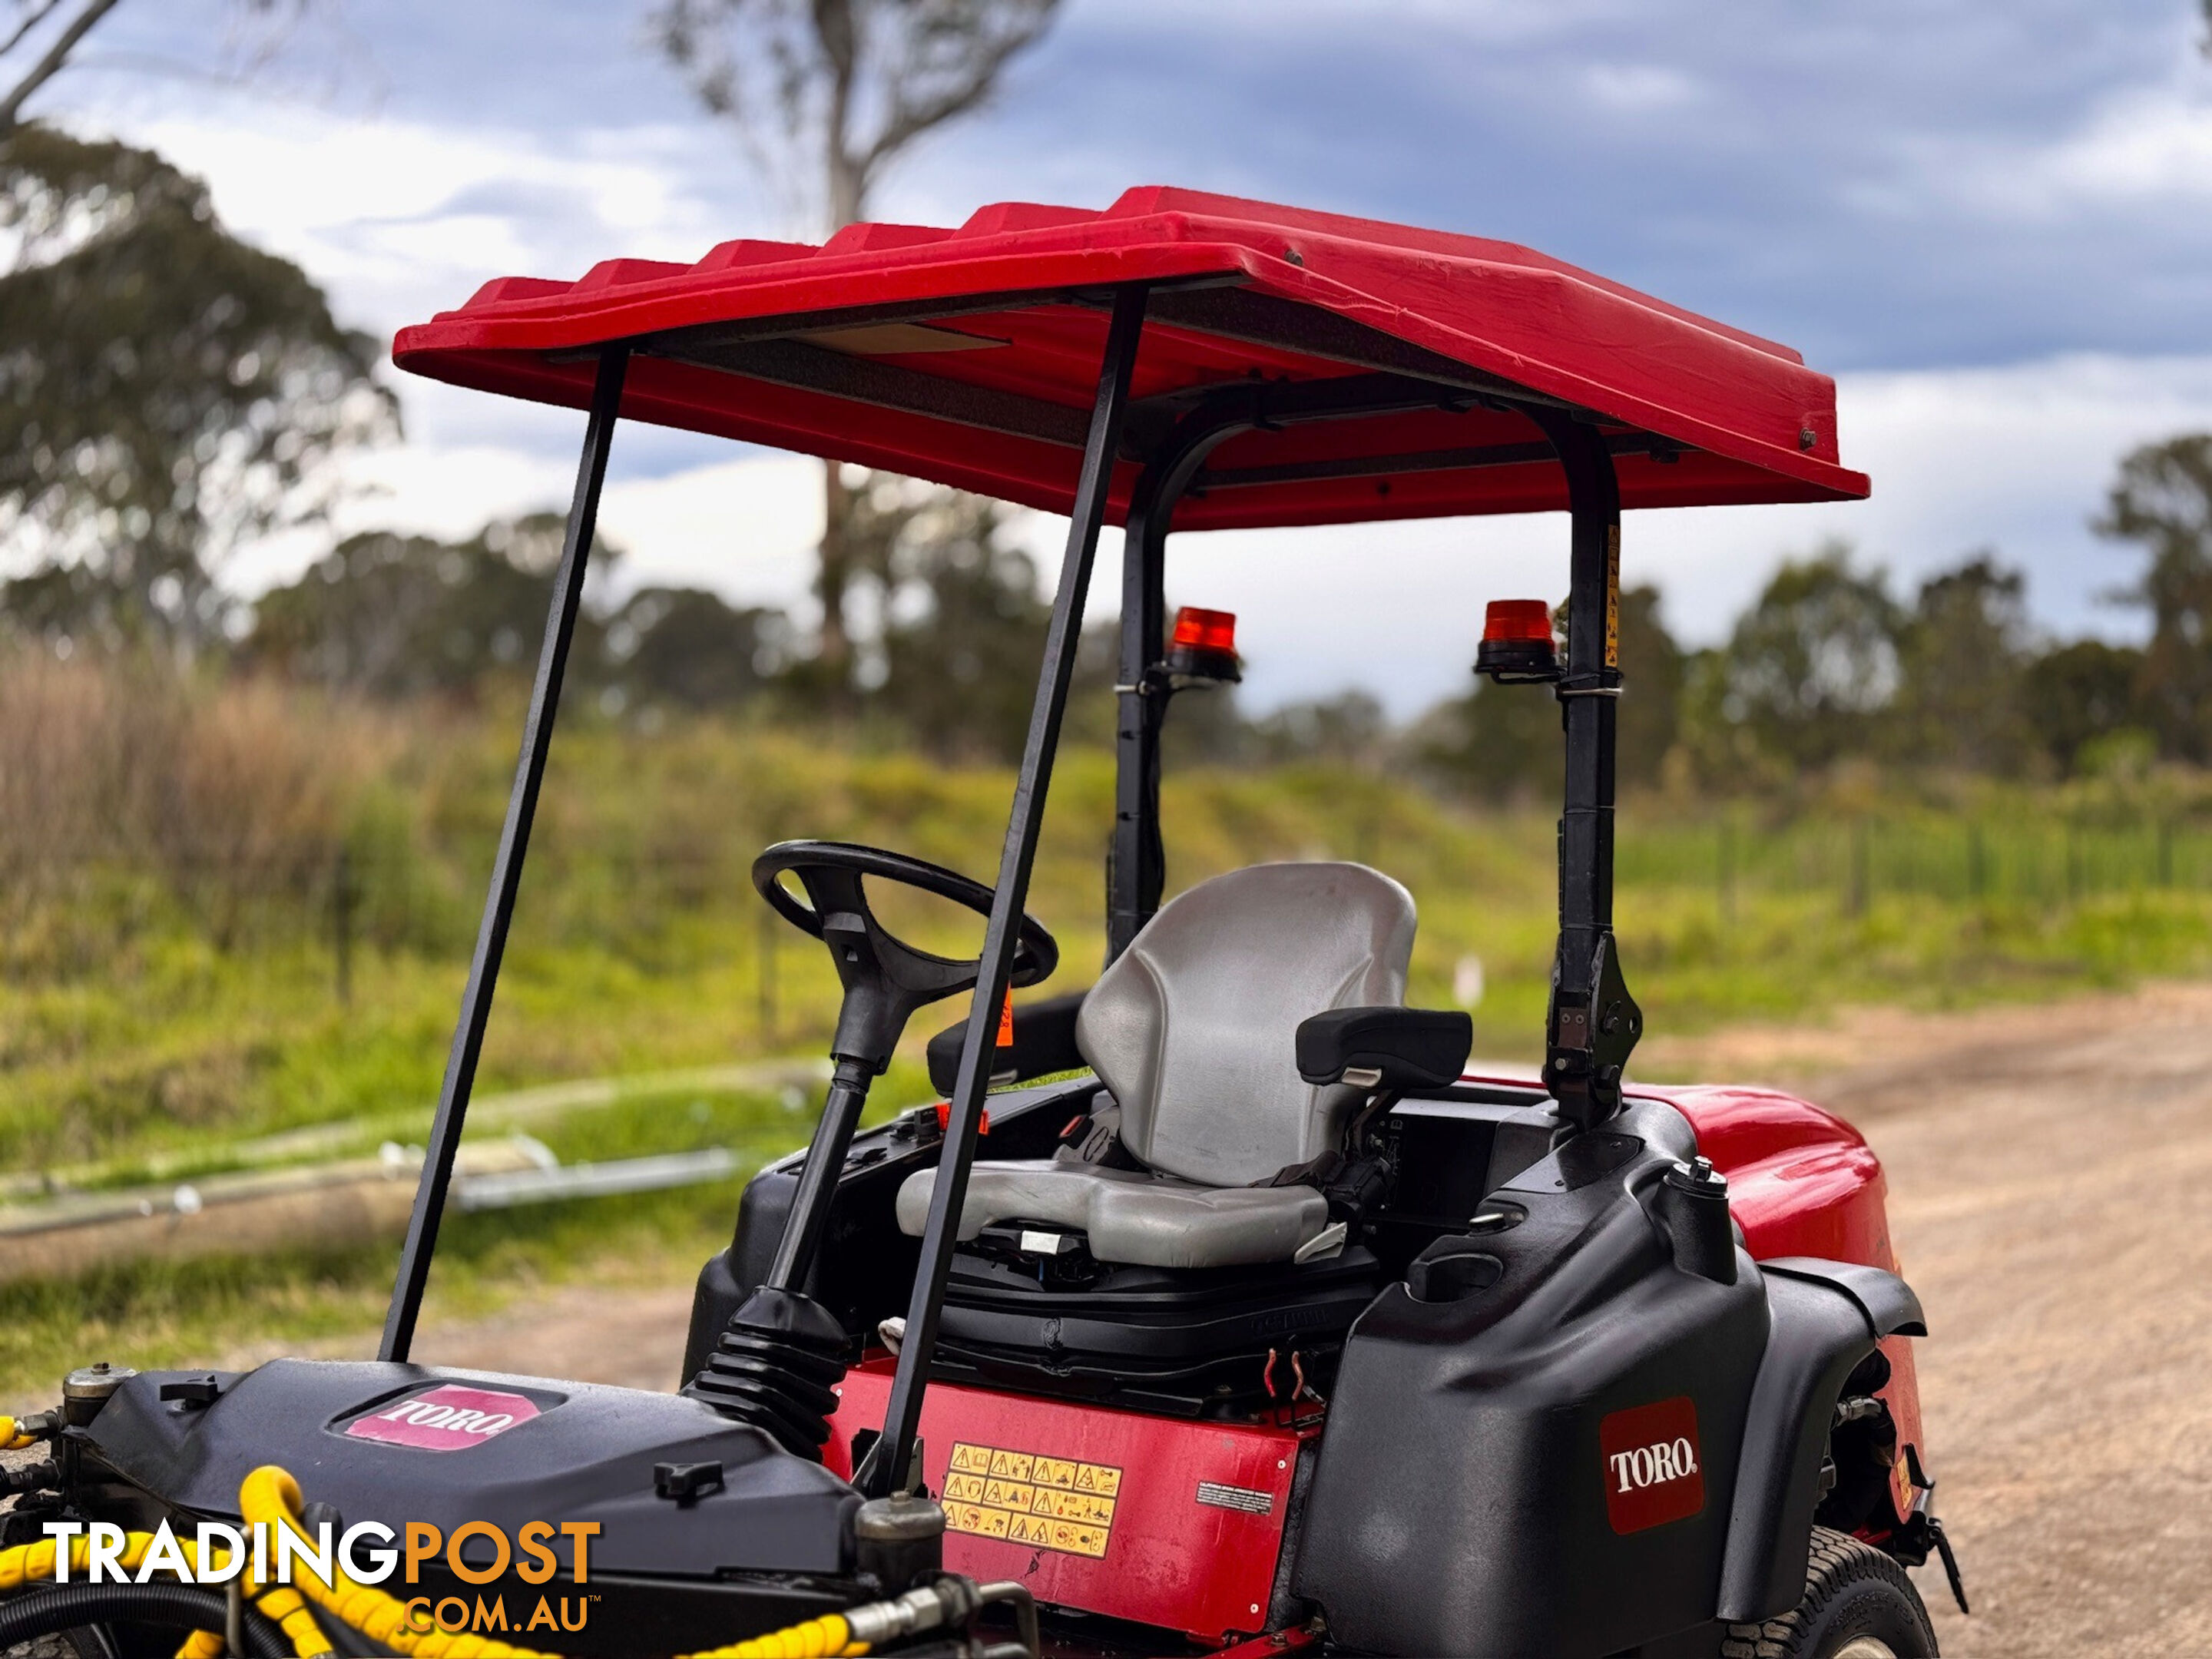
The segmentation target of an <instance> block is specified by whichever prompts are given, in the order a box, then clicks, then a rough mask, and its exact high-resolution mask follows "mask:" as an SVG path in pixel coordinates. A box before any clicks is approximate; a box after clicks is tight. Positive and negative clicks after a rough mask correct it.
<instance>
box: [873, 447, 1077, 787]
mask: <svg viewBox="0 0 2212 1659" xmlns="http://www.w3.org/2000/svg"><path fill="white" fill-rule="evenodd" d="M900 493H904V494H906V495H907V499H906V500H904V501H902V502H896V503H895V504H885V502H884V497H886V496H892V495H896V494H900ZM871 495H872V501H871V503H870V505H869V506H868V507H866V508H865V509H864V511H863V513H862V514H860V524H861V526H862V527H863V528H864V529H878V528H881V527H885V526H888V527H890V533H889V534H888V535H887V536H885V537H884V539H883V540H882V541H881V542H880V543H879V544H878V545H880V547H881V553H880V555H879V556H880V557H881V558H882V561H883V580H884V590H883V604H882V610H883V614H884V629H883V638H882V649H883V657H882V662H881V667H880V671H881V674H882V681H881V684H880V685H879V687H878V689H877V690H876V691H875V692H874V694H873V701H874V702H875V703H876V704H877V706H878V708H882V709H884V711H885V712H886V713H888V714H890V716H891V717H892V718H893V719H894V720H897V721H899V722H901V723H902V724H904V725H905V726H907V727H908V729H909V730H910V731H911V732H912V733H913V735H914V737H915V740H916V741H917V742H919V743H921V744H922V745H923V746H925V747H927V748H928V749H931V750H935V751H936V752H937V753H939V754H941V755H944V756H946V757H949V758H987V759H992V760H998V761H1005V762H1011V761H1013V760H1016V759H1018V758H1019V757H1020V755H1021V750H1022V741H1023V738H1024V736H1025V735H1026V734H1027V732H1028V730H1029V716H1030V700H1031V697H1032V696H1033V695H1034V693H1035V691H1036V672H1037V663H1038V661H1039V659H1041V658H1042V656H1043V654H1044V637H1045V631H1046V629H1047V627H1048V624H1049V623H1050V622H1051V619H1052V611H1051V607H1050V606H1048V605H1046V604H1045V602H1044V601H1043V600H1042V599H1040V598H1039V597H1038V595H1037V583H1036V563H1035V562H1034V561H1032V560H1031V559H1030V556H1029V555H1028V554H1026V553H1024V552H1023V551H1022V550H1020V549H1018V548H1013V547H1009V546H1006V544H1004V542H1002V541H1001V540H1000V537H1001V535H1002V533H1003V532H1004V530H1005V528H1006V510H1005V509H1004V508H1003V507H1000V505H999V504H998V503H997V502H996V501H988V500H987V499H985V498H984V497H982V496H980V495H968V494H965V493H964V492H963V491H959V490H954V489H932V490H928V491H927V492H926V493H921V494H919V495H915V494H913V493H912V490H911V486H908V487H906V489H905V491H903V492H902V491H901V489H900V487H899V486H898V485H897V484H896V483H895V481H893V480H890V479H887V478H878V480H876V482H875V485H874V488H873V489H872V492H871ZM871 539H872V538H871ZM863 545H864V546H866V545H869V542H866V541H864V542H863Z"/></svg>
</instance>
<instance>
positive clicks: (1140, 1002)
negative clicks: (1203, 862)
mask: <svg viewBox="0 0 2212 1659" xmlns="http://www.w3.org/2000/svg"><path fill="white" fill-rule="evenodd" d="M1413 921H1414V918H1413V897H1412V896H1411V895H1410V894H1408V893H1407V891H1406V890H1405V889H1404V888H1402V887H1401V886H1400V885H1399V884H1397V883H1396V882H1395V881H1393V880H1391V879H1390V878H1389V877H1388V876H1385V875H1383V874H1381V873H1379V872H1376V871H1373V870H1370V869H1368V868H1367V867H1366V866H1364V865H1358V864H1255V865H1252V866H1249V867H1248V868H1245V869H1243V870H1232V871H1231V872H1229V873H1228V874H1226V875H1221V876H1216V877H1214V878H1212V880H1210V881H1202V882H1200V883H1199V884H1198V885H1197V886H1195V887H1194V888H1192V889H1191V890H1189V891H1188V892H1187V893H1183V894H1182V895H1181V896H1178V897H1176V898H1175V899H1173V900H1171V901H1170V902H1169V903H1168V904H1167V905H1166V906H1164V908H1162V909H1161V911H1160V913H1159V914H1158V915H1156V916H1154V917H1153V918H1152V921H1149V922H1148V923H1146V926H1145V928H1144V931H1143V932H1142V933H1139V934H1138V935H1137V937H1136V938H1135V939H1133V941H1132V942H1131V943H1130V945H1129V948H1128V949H1127V950H1126V951H1123V952H1122V953H1121V955H1120V956H1119V957H1116V958H1115V961H1114V963H1113V965H1112V966H1110V967H1109V968H1108V969H1106V971H1105V972H1104V973H1103V974H1101V975H1099V976H1098V982H1097V984H1096V985H1094V986H1092V987H1091V994H1089V995H1088V996H1086V997H1085V998H1084V1000H1083V1011H1082V1012H1081V1013H1080V1014H1079V1016H1078V1017H1077V1020H1076V1026H1075V1041H1076V1046H1077V1047H1078V1048H1080V1049H1081V1050H1082V1052H1083V1056H1084V1058H1085V1060H1089V1061H1090V1062H1091V1066H1093V1067H1094V1068H1095V1069H1096V1070H1097V1073H1098V1080H1099V1081H1100V1082H1101V1083H1103V1084H1104V1085H1106V1086H1107V1087H1108V1088H1109V1090H1111V1091H1113V1094H1114V1099H1115V1102H1116V1103H1118V1104H1119V1105H1120V1106H1121V1142H1122V1144H1123V1145H1124V1146H1127V1148H1128V1149H1129V1151H1130V1152H1132V1153H1133V1154H1134V1155H1135V1157H1136V1158H1137V1159H1138V1161H1139V1162H1140V1163H1142V1164H1145V1165H1146V1168H1148V1169H1153V1170H1164V1171H1165V1172H1166V1173H1168V1174H1169V1175H1171V1176H1181V1177H1182V1179H1183V1180H1185V1181H1195V1182H1203V1183H1204V1184H1206V1186H1209V1187H1242V1186H1243V1185H1245V1184H1247V1183H1248V1182H1255V1181H1265V1180H1267V1178H1268V1177H1269V1176H1273V1174H1275V1173H1276V1171H1278V1170H1283V1169H1285V1168H1287V1167H1289V1166H1290V1165H1291V1164H1304V1163H1305V1162H1306V1161H1307V1160H1308V1159H1310V1158H1315V1157H1317V1156H1319V1155H1320V1154H1321V1153H1322V1152H1328V1151H1331V1150H1333V1149H1336V1148H1338V1147H1340V1146H1341V1144H1342V1140H1343V1133H1344V1127H1345V1123H1346V1119H1347V1118H1348V1117H1349V1115H1351V1114H1352V1111H1353V1110H1354V1109H1357V1108H1358V1105H1359V1104H1360V1103H1361V1102H1362V1101H1364V1099H1365V1098H1366V1095H1365V1091H1363V1090H1360V1089H1358V1088H1355V1087H1353V1086H1352V1085H1346V1084H1340V1083H1333V1084H1322V1085H1315V1084H1310V1083H1308V1082H1307V1081H1306V1080H1305V1079H1304V1078H1302V1077H1300V1076H1299V1075H1298V1068H1297V1030H1298V1026H1299V1024H1300V1023H1301V1022H1302V1021H1304V1019H1306V1018H1308V1017H1309V1016H1310V1015H1313V1014H1318V1013H1322V1012H1327V1011H1328V1010H1329V1009H1332V1008H1362V1007H1374V1006H1389V1005H1395V1004H1397V1003H1399V1002H1401V1001H1403V1000H1404V999H1405V994H1406V968H1407V963H1408V961H1409V960H1410V959H1411V958H1412V956H1413Z"/></svg>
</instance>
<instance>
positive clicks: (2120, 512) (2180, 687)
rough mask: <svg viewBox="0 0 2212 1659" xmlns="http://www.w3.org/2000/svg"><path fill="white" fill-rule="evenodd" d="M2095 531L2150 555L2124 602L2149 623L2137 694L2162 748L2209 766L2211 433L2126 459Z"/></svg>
mask: <svg viewBox="0 0 2212 1659" xmlns="http://www.w3.org/2000/svg"><path fill="white" fill-rule="evenodd" d="M2093 528H2094V529H2095V530H2096V532H2097V533H2098V534H2099V535H2100V536H2105V537H2108V538H2112V539H2113V540H2115V541H2128V542H2135V543H2137V544H2140V545H2141V546H2142V548H2143V549H2144V550H2146V551H2147V552H2148V554H2149V555H2150V564H2149V568H2148V569H2146V570H2145V571H2144V573H2143V576H2142V581H2141V582H2140V583H2138V584H2137V585H2136V586H2135V587H2134V588H2132V589H2130V590H2128V591H2127V592H2125V593H2124V595H2123V596H2122V597H2123V598H2124V599H2125V600H2126V601H2127V602H2128V603H2130V604H2132V605H2138V606H2140V607H2142V608H2143V609H2145V610H2148V611H2149V612H2150V613H2151V635H2150V644H2149V646H2148V648H2147V649H2146V650H2145V652H2144V653H2143V664H2142V676H2141V678H2140V679H2139V680H2138V682H2137V687H2136V690H2137V695H2138V696H2139V698H2140V700H2141V704H2142V713H2143V715H2144V718H2145V719H2146V720H2148V723H2149V725H2150V728H2151V731H2152V732H2153V734H2154V736H2155V737H2156V738H2158V742H2159V747H2160V750H2163V751H2164V752H2165V753H2166V754H2168V755H2171V756H2173V757H2177V758H2179V759H2182V760H2186V761H2192V762H2195V763H2198V764H2200V765H2201V764H2203V763H2206V762H2207V761H2212V433H2202V432H2200V433H2194V434H2190V435H2185V436H2181V437H2177V438H2169V439H2167V440H2166V441H2165V442H2163V443H2155V444H2145V445H2143V446H2142V447H2141V448H2139V449H2136V450H2134V451H2132V452H2130V453H2129V454H2128V455H2127V456H2125V457H2124V458H2123V459H2122V460H2121V462H2120V471H2119V476H2118V477H2117V478H2116V479H2114V480H2113V483H2112V489H2111V490H2110V491H2109V492H2108V493H2107V495H2106V503H2105V511H2104V513H2102V514H2101V515H2100V517H2099V518H2098V519H2097V520H2095V523H2094V525H2093Z"/></svg>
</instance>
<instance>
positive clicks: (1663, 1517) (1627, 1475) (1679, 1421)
mask: <svg viewBox="0 0 2212 1659" xmlns="http://www.w3.org/2000/svg"><path fill="white" fill-rule="evenodd" d="M1597 1437H1598V1445H1599V1447H1600V1449H1601V1452H1602V1454H1603V1458H1604V1463H1603V1469H1602V1473H1603V1475H1604V1479H1605V1512H1606V1517H1607V1519H1608V1520H1610V1521H1611V1522H1613V1530H1614V1531H1615V1532H1617V1533H1624V1534H1625V1533H1632V1532H1642V1531H1643V1530H1644V1528H1646V1527H1657V1526H1663V1525H1665V1524H1666V1523H1667V1522H1669V1521H1684V1520H1687V1519H1688V1518H1689V1517H1690V1516H1693V1515H1695V1514H1697V1513H1698V1511H1699V1510H1702V1509H1704V1508H1705V1459H1704V1457H1703V1456H1702V1455H1701V1454H1700V1453H1699V1447H1698V1407H1697V1404H1696V1402H1695V1401H1692V1400H1691V1398H1690V1397H1689V1396H1688V1395H1681V1396H1680V1397H1679V1398H1676V1399H1674V1400H1662V1401H1659V1402H1658V1403H1656V1405H1650V1406H1637V1407H1632V1408H1631V1409H1630V1410H1627V1411H1625V1412H1615V1413H1613V1415H1612V1416H1610V1417H1608V1418H1607V1419H1605V1421H1604V1422H1602V1423H1601V1424H1599V1425H1598V1431H1597Z"/></svg>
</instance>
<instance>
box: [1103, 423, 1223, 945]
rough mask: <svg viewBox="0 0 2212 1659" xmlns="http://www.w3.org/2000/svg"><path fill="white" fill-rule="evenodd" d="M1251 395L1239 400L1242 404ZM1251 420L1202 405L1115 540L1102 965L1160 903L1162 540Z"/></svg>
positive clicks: (1143, 484) (1164, 692)
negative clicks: (1116, 593)
mask: <svg viewBox="0 0 2212 1659" xmlns="http://www.w3.org/2000/svg"><path fill="white" fill-rule="evenodd" d="M1251 402H1252V400H1251V399H1250V398H1244V399H1242V400H1240V403H1241V404H1244V405H1249V404H1251ZM1255 424H1256V419H1255V416H1253V415H1252V414H1250V413H1249V412H1247V411H1246V410H1244V409H1243V408H1242V407H1240V409H1239V410H1238V411H1237V412H1235V413H1225V412H1222V411H1218V410H1200V411H1199V412H1196V413H1194V414H1193V415H1191V416H1188V418H1187V419H1186V420H1184V421H1183V422H1182V423H1181V424H1180V425H1179V426H1177V427H1176V429H1175V431H1174V432H1172V433H1170V435H1169V436H1168V439H1167V441H1166V442H1165V443H1164V444H1163V445H1162V446H1161V447H1160V450H1159V453H1158V454H1156V455H1154V456H1153V457H1152V460H1151V461H1150V462H1148V463H1147V464H1146V467H1145V470H1144V471H1143V473H1142V474H1140V475H1139V477H1138V479H1137V487H1136V489H1135V490H1134V491H1133V494H1132V495H1131V496H1130V501H1129V520H1128V526H1127V531H1126V532H1124V535H1123V538H1122V544H1121V663H1120V668H1119V671H1118V675H1117V683H1116V684H1115V687H1114V690H1115V701H1116V702H1118V703H1119V705H1120V707H1119V709H1118V711H1117V717H1116V720H1115V740H1114V834H1113V839H1112V841H1111V842H1109V844H1108V848H1107V854H1106V962H1107V964H1108V965H1109V967H1110V966H1111V965H1112V964H1113V962H1114V959H1115V957H1119V956H1120V955H1121V952H1122V951H1126V950H1127V949H1128V948H1129V941H1130V940H1132V939H1135V938H1136V937H1137V935H1138V934H1139V933H1141V932H1142V931H1143V930H1144V926H1145V924H1146V922H1148V921H1151V920H1152V915H1153V913H1154V912H1156V911H1157V910H1158V908H1160V895H1161V894H1162V893H1163V892H1164V890H1166V887H1167V850H1166V848H1165V846H1164V843H1163V842H1162V840H1161V836H1160V728H1161V727H1162V726H1164V725H1165V724H1166V723H1167V714H1168V699H1169V696H1170V687H1169V685H1168V681H1167V673H1166V671H1165V666H1164V659H1165V657H1166V655H1167V593H1166V585H1167V577H1166V570H1167V541H1168V531H1169V529H1170V525H1171V523H1172V521H1173V520H1174V518H1175V510H1176V502H1178V501H1181V500H1182V495H1183V492H1184V491H1185V490H1186V489H1189V488H1190V483H1191V480H1193V479H1194V478H1195V477H1197V476H1198V473H1199V469H1200V467H1202V466H1204V465H1206V457H1207V456H1209V455H1211V454H1212V453H1213V451H1214V447H1215V446H1217V445H1218V444H1219V443H1221V442H1222V441H1224V440H1225V439H1227V438H1231V437H1234V436H1235V435H1237V433H1239V432H1244V431H1248V430H1249V429H1250V428H1252V427H1253V426H1254V425H1255Z"/></svg>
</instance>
